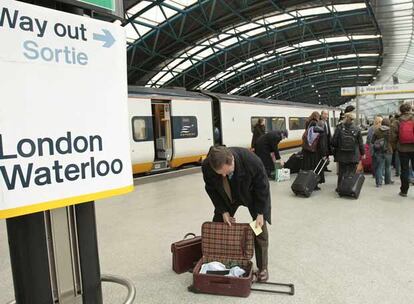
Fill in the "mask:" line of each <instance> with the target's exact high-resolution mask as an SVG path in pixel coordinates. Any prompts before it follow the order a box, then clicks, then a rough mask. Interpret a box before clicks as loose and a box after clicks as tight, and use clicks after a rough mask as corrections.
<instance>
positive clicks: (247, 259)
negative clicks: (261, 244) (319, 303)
mask: <svg viewBox="0 0 414 304" xmlns="http://www.w3.org/2000/svg"><path fill="white" fill-rule="evenodd" d="M201 237H202V250H203V257H202V258H201V259H200V261H198V263H197V265H196V266H195V268H194V270H193V285H191V286H189V288H188V289H189V291H191V292H194V293H209V294H215V295H225V296H238V297H248V296H249V295H250V291H251V290H256V291H264V292H270V293H282V294H289V295H293V294H294V286H293V284H280V283H261V285H269V286H272V285H273V286H283V287H286V288H287V289H289V291H274V290H269V289H255V288H252V282H253V263H252V262H251V258H252V257H253V250H254V249H253V248H254V246H253V245H254V235H253V231H252V229H251V228H250V226H249V224H239V223H234V224H232V225H231V226H228V225H227V224H225V223H215V222H206V223H204V224H203V225H202V227H201ZM213 261H217V262H220V263H223V264H225V265H229V264H233V265H235V264H237V265H238V266H239V267H241V268H243V269H244V270H245V271H246V273H245V274H244V275H243V276H242V277H230V276H224V275H218V274H201V273H200V270H201V267H202V265H203V264H204V263H209V262H213Z"/></svg>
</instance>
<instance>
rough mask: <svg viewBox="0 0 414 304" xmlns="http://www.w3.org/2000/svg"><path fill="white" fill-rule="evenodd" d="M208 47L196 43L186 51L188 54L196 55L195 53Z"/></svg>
mask: <svg viewBox="0 0 414 304" xmlns="http://www.w3.org/2000/svg"><path fill="white" fill-rule="evenodd" d="M205 48H206V47H205V46H203V45H196V46H194V47H192V48H191V49H189V50H187V51H186V53H187V54H188V55H194V54H195V53H198V52H199V51H201V50H203V49H205Z"/></svg>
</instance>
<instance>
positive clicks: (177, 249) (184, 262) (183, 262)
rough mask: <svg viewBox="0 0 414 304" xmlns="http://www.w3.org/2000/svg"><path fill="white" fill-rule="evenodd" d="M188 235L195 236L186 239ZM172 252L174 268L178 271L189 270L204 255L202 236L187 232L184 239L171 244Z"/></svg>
mask: <svg viewBox="0 0 414 304" xmlns="http://www.w3.org/2000/svg"><path fill="white" fill-rule="evenodd" d="M188 236H193V238H191V239H186V238H187V237H188ZM171 253H172V269H173V270H174V271H175V272H176V273H183V272H187V271H189V270H190V269H191V268H193V267H194V265H195V264H196V263H197V262H198V260H200V258H201V256H202V253H201V236H195V234H194V233H187V234H186V235H185V236H184V239H183V240H181V241H178V242H175V243H173V244H171Z"/></svg>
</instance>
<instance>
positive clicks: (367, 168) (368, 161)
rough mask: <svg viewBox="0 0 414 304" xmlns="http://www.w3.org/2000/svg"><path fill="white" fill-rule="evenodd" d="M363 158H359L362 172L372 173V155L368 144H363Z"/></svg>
mask: <svg viewBox="0 0 414 304" xmlns="http://www.w3.org/2000/svg"><path fill="white" fill-rule="evenodd" d="M364 147H365V159H361V162H362V166H363V167H364V172H367V173H372V156H371V151H370V148H369V144H365V146H364Z"/></svg>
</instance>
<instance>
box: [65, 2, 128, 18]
mask: <svg viewBox="0 0 414 304" xmlns="http://www.w3.org/2000/svg"><path fill="white" fill-rule="evenodd" d="M57 1H60V2H65V3H68V4H72V5H74V6H77V7H80V8H85V9H90V10H93V11H96V12H97V13H100V14H104V15H111V16H117V17H119V18H122V19H123V18H124V3H123V0H57Z"/></svg>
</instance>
